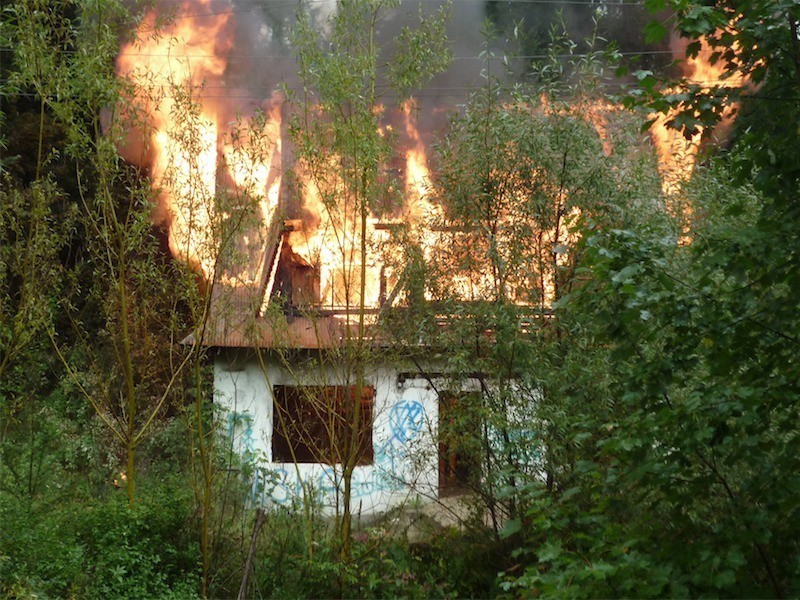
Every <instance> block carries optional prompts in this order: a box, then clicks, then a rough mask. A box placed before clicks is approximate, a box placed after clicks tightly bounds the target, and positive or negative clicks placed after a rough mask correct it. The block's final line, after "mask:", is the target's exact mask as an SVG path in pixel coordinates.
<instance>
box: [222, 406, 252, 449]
mask: <svg viewBox="0 0 800 600" xmlns="http://www.w3.org/2000/svg"><path fill="white" fill-rule="evenodd" d="M228 437H229V438H230V440H231V442H233V443H234V444H238V445H239V452H240V453H241V455H242V457H243V458H244V459H245V460H247V459H249V458H252V457H253V456H255V453H256V438H255V435H253V417H252V415H250V414H249V413H246V412H245V413H238V412H234V413H231V414H229V415H228Z"/></svg>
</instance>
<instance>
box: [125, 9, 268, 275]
mask: <svg viewBox="0 0 800 600" xmlns="http://www.w3.org/2000/svg"><path fill="white" fill-rule="evenodd" d="M212 8H213V6H212V2H211V0H200V1H194V2H190V1H189V0H186V1H184V2H183V3H182V4H181V6H180V8H179V10H178V11H177V14H176V16H175V18H174V20H172V21H171V22H169V23H168V24H166V25H162V24H161V23H160V19H159V15H158V13H157V11H156V10H155V9H151V10H150V11H148V12H147V14H146V15H145V17H144V19H143V20H142V22H141V24H140V25H139V27H138V29H137V31H136V36H135V39H134V41H132V42H130V43H128V44H126V45H124V46H123V47H122V48H121V50H120V54H119V56H118V58H117V73H118V75H119V76H120V77H123V78H125V79H126V80H127V81H128V82H130V83H131V84H132V86H131V89H132V104H133V106H135V107H136V108H138V109H139V111H140V113H142V114H140V119H139V127H138V128H137V129H138V131H139V133H140V135H141V136H142V138H143V145H142V149H141V152H140V153H139V154H138V155H137V156H131V155H130V150H129V149H128V150H127V152H128V156H127V158H129V159H130V160H132V161H133V162H136V163H138V164H141V165H143V166H148V167H149V168H150V174H151V178H152V180H153V183H154V186H155V187H156V188H157V190H158V196H159V201H160V203H161V207H160V208H161V211H160V212H161V214H163V215H166V217H167V219H168V221H169V244H170V249H171V251H172V253H173V255H174V256H175V257H177V258H179V259H181V260H184V261H186V262H187V263H189V264H191V265H193V266H195V267H197V268H199V269H200V270H201V272H202V274H203V276H204V277H205V278H206V279H207V280H211V279H213V278H214V276H215V274H216V269H217V264H218V259H219V253H220V243H221V238H222V235H223V234H222V223H223V220H224V219H225V217H226V216H227V213H226V212H225V210H220V208H219V198H218V183H219V182H225V183H228V181H226V180H225V178H224V177H221V176H220V172H219V163H220V160H219V158H220V153H222V154H223V155H224V157H225V163H226V165H227V167H228V176H227V177H228V179H229V180H230V182H231V183H232V187H233V188H234V191H235V192H242V193H243V194H244V195H246V196H247V197H248V198H252V199H254V200H257V201H258V202H260V205H261V213H262V217H263V218H264V219H265V220H267V221H268V220H269V219H270V218H271V216H272V215H273V214H274V212H275V210H276V208H277V203H278V190H279V187H280V164H279V162H280V111H279V110H272V111H270V112H269V113H268V118H267V120H266V121H265V122H264V124H263V128H262V131H257V132H248V133H247V135H242V134H239V133H237V132H236V131H233V132H229V131H227V130H223V129H222V128H221V127H220V122H221V121H222V120H223V119H224V117H225V116H226V115H229V114H233V113H234V112H235V107H234V106H231V104H230V103H229V102H226V101H225V100H224V99H219V98H214V97H213V96H214V95H213V94H209V95H205V94H204V90H205V89H206V88H209V87H210V88H217V89H219V88H221V87H222V86H223V84H224V74H225V70H226V68H227V56H228V54H229V52H230V50H231V48H232V44H233V26H234V23H233V19H232V15H231V13H230V12H226V11H222V12H220V11H213V10H211V9H212ZM142 123H143V124H142ZM225 140H230V141H228V142H227V143H226V141H225ZM256 140H257V141H256ZM264 140H267V141H266V142H264ZM123 152H126V150H125V149H123ZM276 163H277V164H276ZM250 279H251V278H250Z"/></svg>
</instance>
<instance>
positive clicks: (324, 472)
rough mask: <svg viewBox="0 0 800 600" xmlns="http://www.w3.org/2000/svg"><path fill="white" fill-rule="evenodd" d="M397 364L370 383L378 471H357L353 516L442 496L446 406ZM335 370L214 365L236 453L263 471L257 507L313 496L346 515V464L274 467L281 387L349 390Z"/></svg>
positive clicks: (225, 357) (234, 359)
mask: <svg viewBox="0 0 800 600" xmlns="http://www.w3.org/2000/svg"><path fill="white" fill-rule="evenodd" d="M398 371H399V369H398V368H397V367H396V366H393V365H389V364H385V363H375V364H371V365H369V366H368V368H367V370H366V373H365V375H366V377H365V379H366V382H367V384H368V385H372V386H373V387H374V388H375V400H374V408H373V433H372V443H373V449H374V460H373V464H371V465H363V466H357V467H355V471H354V473H353V488H352V489H353V493H352V499H351V507H350V508H351V510H352V511H353V514H364V515H367V514H371V513H380V512H384V511H386V510H388V509H389V508H392V507H393V506H397V505H400V504H403V503H405V502H408V501H422V502H424V501H430V500H434V499H436V498H437V497H438V478H439V463H438V449H437V425H438V401H437V396H436V393H435V392H434V391H433V390H432V389H430V386H429V384H428V382H427V381H426V380H424V379H422V378H419V379H409V378H406V379H405V380H403V381H402V382H400V383H399V382H398V377H397V375H398ZM344 383H345V382H344V380H343V377H341V376H340V375H339V374H337V373H336V372H335V370H332V369H330V368H328V369H326V370H325V372H324V373H323V372H322V370H321V369H320V367H319V365H318V364H315V363H314V361H310V360H309V361H306V364H305V365H303V364H300V365H299V366H297V367H296V368H294V367H293V368H292V372H291V373H289V372H287V371H286V370H285V369H282V368H281V366H280V365H279V364H278V362H277V360H275V359H268V360H267V361H266V362H265V364H264V368H262V366H261V364H260V363H259V361H258V360H257V359H256V358H255V357H253V356H243V355H241V354H235V353H222V354H220V355H219V356H218V358H217V359H216V360H215V363H214V386H215V392H214V399H215V402H216V403H217V404H218V405H219V406H221V407H223V408H224V409H225V410H224V414H223V417H222V418H223V419H224V420H225V423H224V425H225V427H226V428H227V434H228V437H229V439H230V440H231V443H232V444H233V447H234V449H235V450H236V451H237V452H239V453H240V454H241V455H243V456H245V457H248V458H251V459H252V460H253V461H254V462H255V464H256V466H257V469H256V476H255V479H254V481H253V483H252V488H251V496H252V499H253V501H255V502H259V503H261V504H264V505H268V504H278V505H284V506H291V505H297V506H299V505H300V504H301V503H302V501H303V500H304V499H309V495H310V496H311V498H310V499H312V500H313V501H314V502H315V503H317V504H318V506H319V507H320V508H321V510H322V511H323V512H325V513H328V514H333V513H334V512H335V511H336V510H337V506H338V508H339V509H341V508H342V507H341V489H342V483H341V465H325V464H294V463H283V462H274V461H273V457H272V430H273V395H272V386H274V385H317V386H318V385H343V384H344Z"/></svg>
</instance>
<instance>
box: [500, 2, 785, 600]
mask: <svg viewBox="0 0 800 600" xmlns="http://www.w3.org/2000/svg"><path fill="white" fill-rule="evenodd" d="M667 4H669V6H670V7H672V8H674V9H676V13H675V24H676V26H677V28H678V30H679V31H681V32H683V33H684V34H686V35H687V36H688V37H689V38H690V39H689V42H690V43H689V45H688V52H689V53H690V54H694V53H697V52H698V51H699V49H700V39H699V36H701V35H705V36H706V37H705V39H706V42H705V43H706V44H709V45H710V46H711V47H712V55H711V56H712V60H713V57H714V56H715V54H714V52H716V53H718V54H717V55H716V58H717V59H718V60H720V61H722V62H723V64H724V65H725V66H726V69H725V73H724V74H723V76H722V77H721V83H722V82H725V80H733V79H734V77H735V76H736V74H737V73H744V74H746V75H748V76H749V77H750V78H751V80H752V81H754V82H756V83H759V84H760V87H757V88H750V89H747V88H746V87H740V89H728V88H726V87H724V86H723V85H709V84H708V82H706V83H704V84H698V85H691V84H687V83H686V82H682V84H681V83H679V85H683V89H680V90H679V91H677V92H676V91H675V88H672V87H670V90H671V91H669V92H666V91H664V92H662V93H661V94H662V95H660V96H656V98H655V100H654V102H653V104H652V106H653V107H654V108H656V109H666V108H670V109H675V110H677V112H674V113H671V114H672V123H673V124H674V125H675V126H676V127H678V128H682V129H683V130H684V131H685V132H686V133H687V134H689V135H691V134H692V133H693V132H694V131H695V130H696V129H697V130H699V128H703V129H704V131H705V132H709V131H710V128H711V126H713V125H714V124H715V123H716V122H717V121H718V120H719V119H720V117H721V115H722V113H723V108H724V107H725V105H726V104H728V103H730V102H732V101H734V100H735V101H740V102H742V104H741V111H740V112H741V116H740V121H739V122H740V127H741V128H740V129H739V132H738V135H737V134H736V132H735V135H734V138H733V142H732V146H731V148H730V149H729V150H728V151H727V152H724V153H721V154H720V155H719V157H718V158H717V159H715V160H714V161H709V163H708V164H707V165H705V166H700V167H698V168H696V173H695V176H694V178H693V180H692V181H691V182H690V183H688V184H687V185H686V186H685V187H684V189H683V190H682V191H681V192H680V193H682V194H684V195H685V196H686V198H687V199H688V201H689V205H690V206H692V208H693V215H692V220H691V221H692V225H691V229H690V237H691V239H692V242H691V243H689V244H684V245H679V244H677V243H676V240H675V237H674V234H672V233H670V227H669V226H668V224H666V223H658V221H654V220H653V219H647V220H639V221H638V222H636V221H631V222H628V223H627V224H626V225H625V226H624V227H619V228H616V229H612V230H608V231H596V232H593V233H589V232H585V236H586V237H585V239H586V244H587V246H586V247H587V263H586V266H587V268H588V271H587V275H590V276H591V277H590V279H589V280H588V281H587V284H586V285H585V286H583V287H582V288H581V289H580V290H578V291H577V292H576V293H575V294H573V295H572V296H571V297H570V298H568V299H567V301H566V302H565V303H564V305H563V308H562V310H561V314H562V318H561V322H562V323H563V324H564V325H565V327H567V328H568V330H569V331H570V332H571V336H570V337H571V341H572V343H573V347H572V348H571V349H570V351H569V352H568V354H567V355H566V359H567V360H566V361H565V364H566V366H567V367H568V369H567V370H566V373H567V374H569V377H567V378H565V379H562V380H561V383H560V385H559V386H558V387H557V390H558V392H559V393H558V395H556V396H553V397H551V399H552V403H551V404H550V406H549V407H547V410H548V413H549V414H552V415H554V416H555V415H559V414H560V415H568V418H564V419H563V420H562V423H561V426H560V427H559V429H560V431H559V435H558V437H556V438H555V439H554V442H555V443H554V446H555V447H556V448H557V450H558V452H557V454H555V455H554V456H556V457H557V458H558V471H557V473H556V475H557V476H556V482H555V483H556V486H555V490H556V493H554V494H552V495H545V496H538V495H537V496H536V500H535V502H534V505H533V506H534V508H533V509H532V510H531V512H530V515H529V516H530V517H531V518H532V520H533V521H534V524H535V525H537V526H538V527H539V528H540V529H542V530H543V537H542V538H536V537H535V536H534V539H532V540H531V548H530V550H531V560H532V564H531V566H530V567H529V568H528V569H527V571H526V574H525V576H524V577H522V578H521V579H519V580H517V581H516V582H515V583H517V584H519V585H520V586H521V589H523V590H528V591H530V590H533V589H536V590H539V591H540V592H542V593H545V594H547V593H564V591H565V590H567V593H570V594H586V595H589V596H596V595H638V596H651V595H655V596H663V595H704V594H721V595H730V594H736V595H756V596H761V595H771V596H778V597H781V596H785V595H792V594H795V593H796V589H797V587H796V586H797V567H796V565H797V556H798V547H797V544H796V543H795V542H794V540H796V538H797V532H796V531H795V529H796V526H795V523H796V511H797V503H796V501H795V500H794V498H793V492H789V491H788V490H793V489H796V487H797V477H796V473H797V467H798V465H797V463H796V450H795V447H796V439H797V428H796V422H797V398H796V394H795V391H794V390H793V389H792V385H791V384H789V382H790V381H793V380H794V379H795V378H796V364H795V363H796V361H795V359H794V354H795V353H796V343H797V339H798V337H797V324H796V321H795V319H794V318H793V316H792V314H793V313H794V312H795V302H794V300H792V298H793V297H794V296H795V294H796V291H797V287H796V281H797V269H796V259H795V255H796V251H795V248H796V243H795V239H794V236H795V234H794V231H796V223H797V221H796V214H797V211H796V207H795V204H796V203H795V202H794V201H795V199H796V198H797V191H798V190H797V178H796V166H795V165H796V157H795V156H794V153H793V152H790V151H788V146H787V145H785V144H786V143H787V141H788V140H792V139H793V138H794V137H795V136H796V135H797V133H796V127H794V125H791V124H792V123H796V109H795V107H796V102H792V101H790V102H788V103H787V104H786V105H785V107H784V109H783V110H779V109H777V108H776V106H779V105H777V104H769V105H767V104H766V102H767V101H766V98H769V97H771V94H776V96H775V97H780V98H782V99H790V100H791V99H793V98H796V93H797V79H796V73H795V70H794V68H793V66H792V65H794V63H795V57H796V56H797V54H796V50H795V45H796V44H795V38H796V23H797V12H796V7H795V6H790V5H789V4H785V3H780V2H779V3H761V2H752V3H745V4H744V5H742V4H741V3H737V4H736V5H735V6H734V5H733V3H728V2H716V3H710V4H708V3H707V4H705V5H702V6H698V5H690V4H687V3H681V2H676V3H651V5H652V6H653V7H654V8H663V7H665V6H667ZM643 80H644V86H645V91H648V90H649V91H653V90H655V81H654V79H651V75H644V79H643ZM767 106H769V108H767ZM756 115H760V118H759V119H757V120H756V119H754V120H751V119H753V117H755V116H756ZM778 122H781V123H783V124H784V126H785V125H786V124H789V126H788V127H786V128H785V130H784V131H781V132H779V131H778V127H776V124H777V123H778ZM772 134H777V136H776V137H777V139H776V140H775V142H774V147H773V146H772V143H773V142H772V140H771V139H770V141H769V142H768V141H767V139H768V136H771V135H772ZM737 175H738V177H737ZM748 180H750V181H752V183H751V182H750V181H748ZM775 239H781V240H782V242H783V243H782V244H781V245H775V244H774V240H775ZM590 367H594V369H596V370H594V369H590ZM548 413H545V414H548Z"/></svg>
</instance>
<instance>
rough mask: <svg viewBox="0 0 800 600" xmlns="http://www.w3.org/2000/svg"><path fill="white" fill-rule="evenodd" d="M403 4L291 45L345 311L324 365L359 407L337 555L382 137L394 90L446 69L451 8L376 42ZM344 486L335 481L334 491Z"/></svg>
mask: <svg viewBox="0 0 800 600" xmlns="http://www.w3.org/2000/svg"><path fill="white" fill-rule="evenodd" d="M398 6H399V3H396V2H385V1H383V0H356V1H347V2H340V3H337V5H336V11H335V12H334V13H332V14H331V15H330V16H329V18H328V21H327V23H326V27H327V31H325V32H324V33H323V32H321V31H320V30H318V29H317V28H316V27H315V25H314V22H313V19H312V15H311V14H310V13H309V12H308V11H302V12H301V13H300V14H299V15H298V22H297V25H296V27H295V30H294V33H293V38H292V40H293V45H294V49H295V52H296V55H297V58H298V62H299V68H300V78H301V81H302V83H303V91H302V96H301V97H300V98H299V109H300V110H299V111H298V114H297V115H296V116H295V117H294V118H293V121H292V123H291V125H290V133H291V136H292V138H293V140H294V142H295V144H296V147H297V150H296V153H297V164H298V166H297V172H298V177H297V180H298V181H301V182H306V183H305V184H304V185H305V186H308V187H305V188H301V191H302V192H303V193H306V194H317V195H318V198H319V203H320V205H321V207H322V210H321V217H322V219H323V220H324V221H325V227H327V228H328V235H330V239H331V241H330V248H328V250H329V251H330V252H331V256H330V257H329V258H327V260H329V261H331V262H332V263H333V266H332V268H333V270H334V271H335V275H332V277H334V278H336V279H337V280H338V284H337V285H338V287H337V289H336V291H335V292H333V293H334V294H335V295H336V297H335V298H334V299H333V302H334V303H335V304H338V305H340V306H342V307H343V308H344V311H345V315H344V318H345V320H346V321H347V322H348V323H352V324H353V326H352V327H351V326H350V325H348V326H347V327H346V328H345V329H346V338H345V341H344V344H343V346H342V347H341V348H336V349H334V350H322V351H321V356H320V365H321V367H322V369H323V371H324V370H325V368H326V367H325V365H327V368H329V369H331V368H334V367H333V365H335V368H334V369H335V371H336V372H337V373H340V374H341V376H342V377H343V384H344V385H347V386H353V388H354V390H355V402H354V404H353V406H354V407H355V409H354V411H353V413H352V414H351V415H348V420H349V423H348V424H347V426H346V428H349V430H350V431H349V435H346V436H345V438H344V440H342V444H341V445H340V447H339V452H338V454H339V457H338V460H339V461H340V463H341V509H342V513H341V517H340V519H338V523H337V533H338V537H339V540H340V552H341V556H342V558H343V559H347V558H348V557H349V555H350V538H351V520H352V516H351V496H352V474H353V469H354V468H355V466H356V464H357V463H358V461H359V456H360V444H359V441H358V440H359V431H360V430H361V429H362V428H363V425H362V420H363V419H364V418H365V415H362V414H361V409H360V408H359V407H361V406H362V402H361V400H362V398H364V396H365V393H366V392H365V390H366V387H365V383H364V373H365V368H366V365H367V364H368V362H369V360H370V353H371V347H370V346H371V335H372V334H370V333H369V331H368V323H367V320H366V319H367V318H368V317H367V314H366V310H365V308H367V307H368V300H367V278H368V272H367V269H368V263H369V262H370V260H371V258H370V254H371V253H372V252H374V249H373V248H372V247H370V245H371V242H370V240H369V239H368V234H367V230H368V220H369V219H370V217H371V215H372V214H377V213H379V203H380V202H381V201H383V202H385V201H386V198H387V193H388V191H389V189H390V188H389V185H387V184H388V180H387V177H386V176H385V173H386V170H385V169H386V165H387V162H388V159H389V156H390V151H391V148H390V144H389V138H388V136H386V137H385V136H383V135H382V129H383V123H382V120H383V118H384V117H383V114H382V111H383V110H384V109H383V107H382V105H381V101H382V97H383V96H386V95H388V93H390V92H391V93H394V94H397V95H398V96H399V98H400V99H404V98H405V97H407V95H408V94H409V92H410V91H411V90H412V89H413V88H415V87H417V86H419V85H421V84H423V83H424V82H425V81H426V80H427V79H429V78H430V77H431V76H433V75H434V74H436V73H437V72H439V71H441V70H443V68H444V67H445V66H446V65H447V64H448V60H449V53H448V52H447V50H446V38H445V36H444V22H445V18H446V9H442V10H440V11H439V12H438V13H436V14H434V15H432V16H424V15H423V14H422V12H420V16H419V23H418V24H417V26H416V27H414V28H411V27H403V28H401V30H400V31H399V33H398V34H397V35H396V37H394V38H393V39H392V40H391V42H389V43H385V42H383V41H382V40H380V39H379V35H380V34H379V31H380V26H381V24H382V22H383V21H384V20H385V19H387V16H388V15H389V14H390V12H391V11H392V10H394V9H396V8H397V7H398ZM338 487H339V486H338V485H337V488H338Z"/></svg>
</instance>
